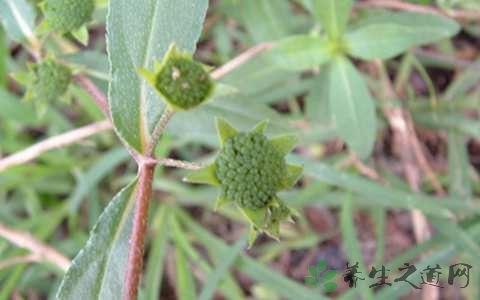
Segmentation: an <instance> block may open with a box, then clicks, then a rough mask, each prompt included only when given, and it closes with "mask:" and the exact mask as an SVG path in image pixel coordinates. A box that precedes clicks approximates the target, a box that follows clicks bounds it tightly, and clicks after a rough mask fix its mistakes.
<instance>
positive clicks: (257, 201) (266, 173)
mask: <svg viewBox="0 0 480 300" xmlns="http://www.w3.org/2000/svg"><path fill="white" fill-rule="evenodd" d="M267 123H268V122H265V121H264V122H260V123H259V124H257V125H256V126H255V127H254V128H253V129H252V131H250V132H238V130H237V129H235V128H234V127H233V126H232V125H230V124H229V123H228V122H227V121H225V120H223V119H217V131H218V136H219V138H220V143H221V144H222V148H221V150H220V153H219V154H218V157H217V159H216V160H215V162H214V163H213V164H210V165H208V166H206V167H204V168H201V169H200V170H198V171H195V172H194V173H192V174H190V175H189V176H188V177H186V178H185V179H186V180H187V181H190V182H196V183H207V184H211V185H214V186H218V187H219V188H220V195H219V197H218V198H217V201H216V203H215V207H216V208H218V207H220V206H222V205H224V204H226V203H230V202H233V203H235V204H236V206H237V207H238V208H239V210H240V211H241V212H242V213H243V215H244V216H245V217H246V218H247V219H248V221H249V222H250V224H251V230H250V235H249V245H250V246H251V245H252V244H253V242H254V241H255V239H256V237H257V235H258V234H259V233H262V232H264V233H266V234H268V235H269V236H271V237H273V238H276V239H278V238H279V236H280V223H281V222H282V221H285V220H287V221H293V215H294V214H295V212H294V210H292V209H290V208H289V207H288V206H287V205H285V203H283V201H282V200H280V199H279V198H278V197H277V192H278V191H280V190H282V189H287V188H292V187H293V186H294V185H295V183H296V182H297V180H298V179H299V178H300V176H301V174H302V170H303V168H302V166H298V165H292V164H287V163H286V161H285V158H284V157H285V156H286V155H287V154H288V153H289V152H290V151H291V150H292V149H293V147H294V145H295V143H296V141H297V138H296V137H295V136H294V135H282V136H277V137H273V138H271V139H268V138H267V137H266V136H265V135H264V131H265V127H266V126H267Z"/></svg>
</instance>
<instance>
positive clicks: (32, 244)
mask: <svg viewBox="0 0 480 300" xmlns="http://www.w3.org/2000/svg"><path fill="white" fill-rule="evenodd" d="M0 236H1V237H3V238H4V239H6V240H7V241H9V242H10V243H12V244H14V245H16V246H18V247H20V248H25V249H28V250H30V252H32V253H33V254H35V255H36V256H37V258H38V260H40V261H47V262H50V263H52V264H53V265H55V266H57V267H59V268H60V269H61V270H63V271H66V270H67V269H68V268H69V267H70V260H69V259H68V258H66V257H65V256H64V255H63V254H61V253H60V252H58V251H57V250H55V249H53V248H51V247H50V246H48V245H46V244H44V243H43V242H41V241H39V240H37V239H36V238H35V237H33V236H32V235H31V234H30V233H28V232H24V231H20V230H15V229H11V228H9V227H7V226H5V225H3V224H1V223H0Z"/></svg>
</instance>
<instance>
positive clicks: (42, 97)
mask: <svg viewBox="0 0 480 300" xmlns="http://www.w3.org/2000/svg"><path fill="white" fill-rule="evenodd" d="M71 76H72V74H71V72H70V69H69V68H68V67H66V66H65V65H62V64H59V63H57V62H55V61H53V60H52V59H45V60H44V61H43V62H41V63H39V64H36V65H33V66H32V67H31V68H30V75H29V82H28V87H27V96H26V98H30V99H35V100H39V101H53V100H56V99H57V98H58V97H60V96H62V95H63V94H65V92H66V91H67V89H68V85H69V84H70V80H71Z"/></svg>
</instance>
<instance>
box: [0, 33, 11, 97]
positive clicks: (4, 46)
mask: <svg viewBox="0 0 480 300" xmlns="http://www.w3.org/2000/svg"><path fill="white" fill-rule="evenodd" d="M9 55H10V48H9V45H8V42H7V36H6V34H5V31H4V30H3V28H0V88H5V86H6V84H7V60H8V56H9Z"/></svg>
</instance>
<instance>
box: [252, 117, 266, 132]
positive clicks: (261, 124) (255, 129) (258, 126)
mask: <svg viewBox="0 0 480 300" xmlns="http://www.w3.org/2000/svg"><path fill="white" fill-rule="evenodd" d="M268 123H270V121H269V120H268V119H267V120H263V121H260V122H258V123H257V124H256V125H255V126H253V128H252V130H251V132H257V133H261V134H263V133H265V129H266V128H267V126H268Z"/></svg>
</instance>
